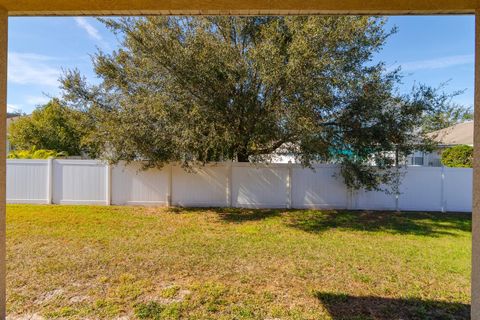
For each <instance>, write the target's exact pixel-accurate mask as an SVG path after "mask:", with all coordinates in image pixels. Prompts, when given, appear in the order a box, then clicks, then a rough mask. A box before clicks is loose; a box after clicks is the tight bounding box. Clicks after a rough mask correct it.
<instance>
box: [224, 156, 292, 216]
mask: <svg viewBox="0 0 480 320" xmlns="http://www.w3.org/2000/svg"><path fill="white" fill-rule="evenodd" d="M287 179H288V166H286V165H279V164H277V165H270V166H265V165H243V164H234V165H233V167H232V205H233V206H234V207H242V208H286V207H287V206H288V190H287Z"/></svg>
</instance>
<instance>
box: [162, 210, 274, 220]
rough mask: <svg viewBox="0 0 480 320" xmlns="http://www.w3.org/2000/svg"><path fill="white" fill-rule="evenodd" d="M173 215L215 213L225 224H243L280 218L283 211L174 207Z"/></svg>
mask: <svg viewBox="0 0 480 320" xmlns="http://www.w3.org/2000/svg"><path fill="white" fill-rule="evenodd" d="M168 211H169V212H171V213H205V212H213V213H215V214H217V215H218V217H219V218H220V219H221V220H222V221H225V222H231V223H242V222H248V221H261V220H264V219H268V218H271V217H279V216H281V215H282V212H283V211H282V210H277V209H244V208H180V207H173V208H169V210H168Z"/></svg>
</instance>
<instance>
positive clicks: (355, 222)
mask: <svg viewBox="0 0 480 320" xmlns="http://www.w3.org/2000/svg"><path fill="white" fill-rule="evenodd" d="M168 212H170V213H176V214H182V213H200V214H201V213H206V212H210V213H215V214H216V215H217V216H218V217H219V219H220V220H221V221H224V222H228V223H242V222H248V221H262V220H265V219H269V218H275V217H276V218H278V219H279V220H278V221H279V222H280V223H282V224H284V225H286V226H288V227H290V228H294V229H298V230H302V231H305V232H309V233H322V232H325V231H328V230H332V229H338V230H352V231H371V232H388V233H393V234H412V235H420V236H433V237H435V236H442V235H452V236H455V235H458V232H459V231H464V232H470V231H471V228H472V221H471V214H470V213H441V212H394V211H348V210H287V209H243V208H182V207H173V208H169V209H168Z"/></svg>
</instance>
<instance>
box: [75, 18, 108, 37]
mask: <svg viewBox="0 0 480 320" xmlns="http://www.w3.org/2000/svg"><path fill="white" fill-rule="evenodd" d="M75 22H76V23H77V25H78V26H79V27H80V28H82V29H83V30H85V31H86V32H87V33H88V35H89V36H90V37H91V38H93V39H95V40H97V41H103V38H102V36H101V35H100V32H99V31H98V29H97V28H95V27H94V26H93V25H92V24H91V23H90V22H88V20H87V19H86V18H84V17H75Z"/></svg>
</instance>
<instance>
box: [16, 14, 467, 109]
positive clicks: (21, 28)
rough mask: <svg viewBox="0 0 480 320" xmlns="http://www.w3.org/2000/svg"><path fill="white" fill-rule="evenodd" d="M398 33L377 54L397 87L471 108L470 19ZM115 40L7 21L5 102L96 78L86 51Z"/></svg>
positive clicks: (85, 25) (53, 20) (82, 25)
mask: <svg viewBox="0 0 480 320" xmlns="http://www.w3.org/2000/svg"><path fill="white" fill-rule="evenodd" d="M393 26H397V27H398V32H397V33H396V34H394V35H393V36H392V37H391V38H390V39H389V40H388V42H387V45H386V46H385V48H384V50H383V51H382V52H380V53H379V54H378V55H377V59H378V60H382V61H385V62H386V64H387V66H388V67H389V68H395V67H396V66H400V65H401V66H402V68H403V71H404V73H405V78H404V80H403V85H402V90H405V91H407V90H408V89H410V88H411V86H412V85H413V84H414V83H415V82H417V83H425V84H428V85H432V86H437V85H439V84H440V83H443V82H446V81H449V84H448V87H447V88H446V90H447V91H456V90H464V89H465V90H466V92H465V93H464V94H462V95H461V96H458V97H456V98H455V101H456V102H458V103H460V104H464V105H466V106H473V83H474V78H473V76H474V68H473V62H474V17H473V16H434V17H432V16H430V17H425V16H407V17H390V18H389V22H388V26H387V27H393ZM116 46H117V40H116V38H115V36H113V35H112V34H111V33H110V32H109V31H108V30H106V29H105V28H104V27H103V26H102V24H101V23H99V22H98V21H97V20H95V19H94V18H88V17H86V18H84V17H82V18H80V17H62V18H59V17H42V18H25V17H18V18H10V19H9V72H8V106H9V108H10V109H20V110H21V111H23V112H26V113H30V112H31V111H32V110H33V109H34V108H35V106H37V105H39V104H42V103H45V102H46V101H48V99H49V98H48V97H49V96H55V95H58V93H59V88H58V82H57V79H58V77H59V75H60V74H61V73H62V70H63V69H71V68H78V69H79V70H81V72H82V73H83V74H84V75H85V76H87V79H89V81H92V82H95V81H98V80H97V79H96V78H95V76H94V73H93V71H92V64H91V60H90V54H92V53H94V52H95V51H96V50H97V48H101V49H102V50H105V51H110V50H112V49H113V48H115V47H116Z"/></svg>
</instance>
